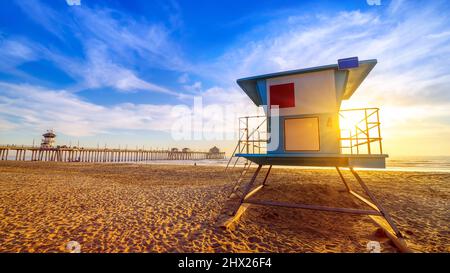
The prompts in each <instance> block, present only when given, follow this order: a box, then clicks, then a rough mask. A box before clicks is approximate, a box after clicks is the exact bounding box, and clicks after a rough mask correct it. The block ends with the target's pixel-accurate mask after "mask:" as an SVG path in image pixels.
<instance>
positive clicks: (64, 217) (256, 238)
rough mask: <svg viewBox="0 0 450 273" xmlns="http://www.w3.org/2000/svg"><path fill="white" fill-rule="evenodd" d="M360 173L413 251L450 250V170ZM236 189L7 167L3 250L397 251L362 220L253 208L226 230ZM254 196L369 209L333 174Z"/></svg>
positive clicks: (222, 179)
mask: <svg viewBox="0 0 450 273" xmlns="http://www.w3.org/2000/svg"><path fill="white" fill-rule="evenodd" d="M359 173H360V175H361V177H362V178H363V179H364V180H365V181H366V183H367V184H368V186H369V187H371V189H372V191H373V193H374V194H375V196H376V197H377V198H378V199H379V200H380V201H381V202H383V204H384V206H385V208H386V209H387V210H388V211H389V212H390V213H391V215H392V217H393V218H394V219H395V221H396V222H397V223H398V226H399V228H400V230H401V231H402V232H403V233H404V234H405V235H406V240H407V243H408V244H409V246H410V247H411V248H412V249H413V250H414V251H419V252H450V221H449V211H450V204H449V200H450V183H449V182H450V174H449V173H431V172H428V173H426V172H397V171H396V172H392V171H360V172H359ZM344 175H345V176H346V177H348V178H349V179H350V174H349V173H348V171H345V172H344ZM352 184H353V185H355V182H354V181H352ZM230 187H231V184H230V182H229V181H228V180H227V177H226V174H225V173H224V168H223V167H210V166H180V165H176V166H175V165H149V164H87V163H55V162H49V163H46V162H5V161H3V162H0V200H1V202H0V219H1V220H0V252H67V250H66V244H67V243H68V242H69V241H77V242H79V243H80V245H81V251H82V252H367V249H366V244H367V243H368V242H369V241H371V240H376V241H379V242H381V246H382V251H383V252H396V251H397V249H396V248H395V247H394V246H393V245H392V243H391V242H390V241H389V240H388V239H387V238H386V237H385V236H383V234H382V233H381V232H379V231H377V226H376V225H375V224H374V223H372V222H371V220H370V219H369V218H368V217H366V216H358V215H346V214H337V213H328V212H316V211H307V210H300V209H285V208H269V207H257V206H254V207H251V208H250V209H249V210H247V212H246V213H245V214H244V215H243V217H242V218H241V219H240V221H239V222H238V224H237V225H236V226H235V227H234V229H232V230H223V229H221V228H219V227H218V225H217V219H218V217H219V216H220V212H221V211H222V208H223V205H224V203H225V201H226V195H227V193H229V190H230ZM355 187H356V185H355ZM254 198H257V199H264V200H267V199H271V200H282V201H290V202H299V203H300V202H301V203H308V204H319V205H328V206H342V207H354V208H365V207H364V206H363V205H361V204H360V203H359V202H358V201H357V200H356V199H354V198H352V197H351V196H350V195H349V194H347V193H346V192H345V187H344V185H343V184H342V183H341V182H340V180H339V176H338V174H337V173H336V171H335V170H331V169H322V170H319V169H311V170H303V169H301V170H299V169H282V168H276V169H274V170H273V171H272V174H271V176H270V177H269V181H268V185H267V187H266V188H264V189H263V190H262V191H260V192H259V193H258V194H257V195H255V197H254Z"/></svg>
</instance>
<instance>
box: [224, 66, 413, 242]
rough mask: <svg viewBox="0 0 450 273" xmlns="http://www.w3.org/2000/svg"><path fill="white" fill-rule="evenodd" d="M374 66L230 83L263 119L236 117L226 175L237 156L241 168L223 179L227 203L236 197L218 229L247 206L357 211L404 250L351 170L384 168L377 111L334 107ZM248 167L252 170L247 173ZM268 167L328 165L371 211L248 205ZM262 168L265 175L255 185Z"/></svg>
mask: <svg viewBox="0 0 450 273" xmlns="http://www.w3.org/2000/svg"><path fill="white" fill-rule="evenodd" d="M376 64H377V60H365V61H359V60H358V58H357V57H352V58H346V59H341V60H338V62H337V64H331V65H325V66H319V67H312V68H306V69H298V70H291V71H285V72H277V73H272V74H266V75H260V76H254V77H248V78H243V79H239V80H237V83H238V85H239V86H240V87H241V88H242V89H243V90H244V92H245V93H246V94H247V95H248V96H249V98H250V99H251V100H252V101H253V103H254V104H255V105H257V106H262V107H263V108H264V112H265V116H253V117H243V118H240V119H239V137H240V139H239V143H238V144H237V146H236V149H235V151H234V153H233V156H232V157H231V158H230V161H229V164H228V166H227V170H230V169H231V168H234V167H236V166H239V164H237V162H238V161H239V159H241V158H244V159H246V163H245V165H244V168H243V169H242V171H241V172H240V174H239V176H238V177H231V176H229V177H230V178H232V180H233V183H234V186H233V190H232V192H231V194H230V199H234V200H236V206H235V207H234V206H233V210H232V212H231V214H232V218H231V219H229V220H227V221H225V223H224V226H227V225H229V224H231V223H232V222H234V221H235V220H237V219H238V218H239V216H240V215H241V214H242V213H243V211H245V209H246V208H247V207H248V206H249V205H250V204H252V205H266V206H279V207H290V208H301V209H312V210H322V211H331V212H340V213H353V214H363V215H369V216H371V218H372V219H373V220H374V221H375V222H376V223H377V224H379V225H380V226H381V227H382V228H383V229H385V230H386V231H387V233H388V234H389V235H390V237H391V239H392V240H393V241H394V242H395V243H396V244H398V247H399V248H400V249H401V250H407V247H406V244H405V243H404V240H403V239H402V238H403V237H402V234H401V233H400V231H399V230H398V228H397V227H396V225H395V223H394V221H393V220H392V219H391V217H390V216H389V214H388V213H387V212H386V211H385V210H384V209H383V207H382V206H381V204H380V203H379V202H378V201H377V200H376V198H375V197H374V195H373V194H372V193H371V192H370V191H369V189H368V187H367V186H366V184H365V183H364V182H363V180H362V179H361V177H360V176H359V175H358V174H357V173H356V171H355V170H354V168H355V167H363V168H385V159H386V157H387V155H386V154H383V149H382V143H381V140H382V139H381V130H380V122H379V109H378V108H360V109H349V110H342V109H341V102H342V101H343V100H348V99H350V98H351V97H352V95H353V94H354V93H355V91H356V90H357V89H358V87H359V86H360V84H361V83H362V82H363V80H364V79H365V78H366V77H367V75H368V74H369V73H370V71H371V70H372V69H373V68H374V66H375V65H376ZM233 160H235V161H234V162H233ZM252 164H253V165H255V164H256V166H257V167H256V168H252V167H251V165H252ZM273 165H290V166H315V167H335V168H336V170H337V172H338V174H339V176H340V178H341V180H342V181H343V182H344V185H345V186H346V189H347V191H348V192H349V193H350V194H352V195H353V196H355V197H356V198H357V199H359V200H360V201H362V202H364V203H365V204H367V205H368V206H369V207H370V208H371V209H370V210H361V209H354V208H332V207H323V206H317V205H306V204H288V203H282V202H276V201H256V200H252V198H250V197H251V196H252V195H254V194H255V193H256V192H257V191H259V190H261V189H262V188H263V187H264V186H265V185H266V183H267V179H268V176H269V173H270V170H271V169H272V166H273ZM264 166H266V167H267V168H263V167H264ZM342 168H348V169H349V170H350V172H351V173H352V174H353V176H354V177H355V178H356V180H357V181H358V182H359V184H360V186H361V187H362V189H363V190H364V192H365V194H366V195H367V197H363V196H361V195H359V194H357V193H356V192H354V191H353V190H352V189H351V188H350V187H349V184H348V183H347V181H346V180H345V179H344V176H343V174H342V172H341V171H342V170H341V169H342ZM263 169H265V170H267V171H266V172H265V175H264V176H263V178H262V181H261V183H260V185H259V186H256V187H255V185H256V184H258V183H257V182H256V181H257V180H258V175H259V174H260V172H261V170H263ZM251 170H254V172H253V174H252V175H251V177H249V181H248V180H247V179H246V174H248V173H250V174H251V173H252V172H251ZM231 173H233V172H231ZM246 180H247V181H246Z"/></svg>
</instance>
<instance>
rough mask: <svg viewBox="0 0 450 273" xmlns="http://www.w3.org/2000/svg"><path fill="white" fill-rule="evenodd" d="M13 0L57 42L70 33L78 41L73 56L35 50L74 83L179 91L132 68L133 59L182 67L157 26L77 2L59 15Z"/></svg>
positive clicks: (154, 65)
mask: <svg viewBox="0 0 450 273" xmlns="http://www.w3.org/2000/svg"><path fill="white" fill-rule="evenodd" d="M17 3H18V4H19V6H21V7H22V9H23V11H24V12H25V13H27V14H28V15H29V16H30V18H32V19H33V20H34V21H35V22H36V23H38V24H40V25H41V26H42V27H44V28H45V29H46V30H47V31H49V32H50V33H52V34H54V35H55V36H56V37H58V38H59V39H61V40H62V41H63V42H66V43H70V42H69V41H70V39H73V38H76V39H77V40H78V42H79V43H80V44H81V46H82V49H83V50H84V51H83V52H77V53H78V54H75V55H80V54H81V56H85V58H75V57H74V56H67V55H65V54H64V53H62V52H60V51H58V50H55V49H53V48H48V47H45V46H41V47H43V48H45V50H44V51H45V54H41V55H40V57H41V58H47V59H48V60H51V61H53V62H55V63H56V64H57V65H58V66H59V68H60V69H62V70H63V71H66V72H68V74H69V75H71V76H76V78H75V79H76V80H79V81H80V82H79V83H78V87H79V88H91V87H94V88H95V87H112V88H116V89H117V90H119V91H134V92H136V91H140V90H148V91H154V92H162V93H166V94H171V95H175V96H178V97H183V96H184V95H183V94H182V93H181V94H180V93H178V92H175V91H172V90H169V89H168V88H166V87H163V86H161V85H160V84H157V83H153V82H149V81H148V80H145V79H143V78H142V77H141V76H139V75H138V73H137V72H136V71H135V70H134V68H135V66H136V65H137V64H138V65H139V67H141V68H142V67H148V68H158V69H167V70H172V71H178V70H179V71H184V70H186V69H187V66H188V65H187V64H186V62H185V60H184V59H183V58H182V57H181V56H180V52H181V50H180V49H179V48H178V46H177V45H176V43H173V42H172V41H171V40H170V37H169V31H168V30H167V29H166V28H165V27H164V26H163V25H161V24H158V23H153V24H151V23H148V22H145V21H137V20H135V19H134V18H132V17H130V16H129V15H126V14H122V13H118V12H117V11H114V10H110V9H105V8H90V7H88V6H82V7H81V8H79V9H75V10H73V11H72V12H71V13H69V14H63V13H57V12H56V11H55V10H54V9H52V8H51V7H49V6H46V5H45V4H44V3H40V2H36V1H19V2H17ZM67 17H68V18H67ZM74 33H76V35H74ZM32 53H36V52H32ZM142 60H145V61H144V62H143V61H142Z"/></svg>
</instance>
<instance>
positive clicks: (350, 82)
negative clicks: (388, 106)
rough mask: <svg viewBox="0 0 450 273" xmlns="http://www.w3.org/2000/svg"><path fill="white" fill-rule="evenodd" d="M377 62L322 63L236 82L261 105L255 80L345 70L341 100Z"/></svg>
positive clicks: (360, 81) (349, 95)
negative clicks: (347, 64) (355, 63)
mask: <svg viewBox="0 0 450 273" xmlns="http://www.w3.org/2000/svg"><path fill="white" fill-rule="evenodd" d="M376 64H377V60H376V59H372V60H364V61H358V66H357V67H353V68H344V69H342V67H341V68H340V67H339V65H338V64H330V65H324V66H316V67H310V68H302V69H296V70H289V71H283V72H276V73H270V74H264V75H259V76H253V77H247V78H242V79H238V80H237V84H238V85H239V86H240V87H241V88H242V90H244V92H245V93H246V94H247V95H248V96H249V98H250V99H251V100H252V101H253V102H254V103H255V104H256V105H257V106H261V105H263V103H262V101H263V100H262V98H261V96H260V93H259V92H258V87H257V82H258V81H260V80H266V79H270V78H276V77H282V76H290V75H297V74H306V73H312V72H319V71H325V70H334V71H335V73H338V72H339V71H340V72H346V75H345V80H344V85H343V90H342V91H343V92H340V93H341V94H342V97H341V98H340V99H341V100H346V99H349V98H350V97H351V96H352V95H353V93H355V91H356V89H358V87H359V85H360V84H361V83H362V82H363V81H364V79H365V78H366V77H367V75H368V74H369V73H370V71H371V70H372V69H373V67H374V66H375V65H376Z"/></svg>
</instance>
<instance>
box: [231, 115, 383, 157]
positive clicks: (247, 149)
mask: <svg viewBox="0 0 450 273" xmlns="http://www.w3.org/2000/svg"><path fill="white" fill-rule="evenodd" d="M379 119H380V116H379V109H378V108H356V109H344V110H340V112H339V126H340V138H339V148H340V153H341V154H356V155H358V154H369V155H371V154H382V153H383V146H382V138H381V128H380V120H379ZM268 131H269V125H268V123H267V117H266V116H246V117H240V118H239V141H238V143H237V145H236V147H235V149H234V151H233V154H232V156H231V157H230V162H231V158H232V157H233V156H234V155H235V154H239V153H240V154H266V153H267V143H268V141H269V134H268ZM230 162H229V163H230ZM228 165H229V164H228Z"/></svg>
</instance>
